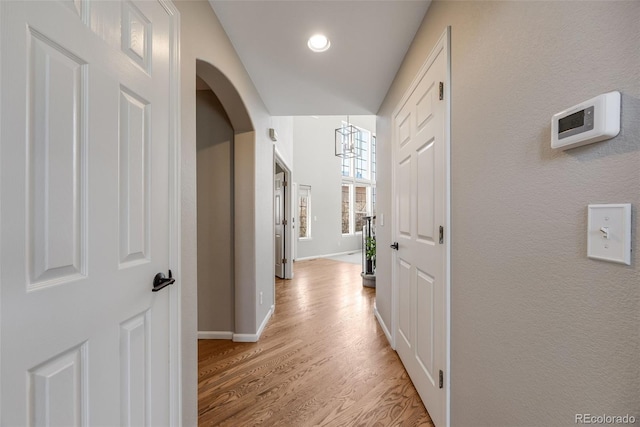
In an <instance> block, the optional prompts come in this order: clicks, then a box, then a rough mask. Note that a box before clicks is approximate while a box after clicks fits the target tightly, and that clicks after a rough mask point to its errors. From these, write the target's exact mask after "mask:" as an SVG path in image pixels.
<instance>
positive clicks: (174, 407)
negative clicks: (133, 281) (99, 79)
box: [157, 0, 183, 426]
mask: <svg viewBox="0 0 640 427" xmlns="http://www.w3.org/2000/svg"><path fill="white" fill-rule="evenodd" d="M157 1H158V3H160V5H161V6H162V7H163V8H164V9H165V11H166V12H167V14H168V15H169V17H170V19H171V35H170V41H169V74H170V75H169V81H170V88H169V165H168V166H169V230H167V232H168V234H169V266H170V269H171V271H172V273H173V275H174V277H175V278H176V282H177V283H176V284H177V286H170V287H169V418H170V422H171V425H175V426H179V425H182V369H183V368H182V326H181V319H182V311H181V308H180V306H181V304H180V301H181V299H182V296H181V286H182V280H181V278H182V275H181V272H182V271H181V254H182V237H181V232H180V229H181V218H180V212H181V209H182V196H181V193H180V185H181V183H180V174H181V159H180V151H181V130H180V114H181V104H182V102H181V93H180V81H181V77H180V12H179V11H178V9H177V8H176V6H175V5H174V4H173V2H172V1H171V0H157Z"/></svg>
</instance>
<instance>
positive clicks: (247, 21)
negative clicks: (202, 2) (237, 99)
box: [209, 0, 430, 116]
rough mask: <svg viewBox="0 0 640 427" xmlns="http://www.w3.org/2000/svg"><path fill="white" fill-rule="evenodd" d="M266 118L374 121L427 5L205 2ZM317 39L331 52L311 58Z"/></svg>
mask: <svg viewBox="0 0 640 427" xmlns="http://www.w3.org/2000/svg"><path fill="white" fill-rule="evenodd" d="M209 1H210V3H211V6H212V7H213V9H214V11H215V13H216V15H217V16H218V18H219V19H220V21H221V23H222V25H223V27H224V29H225V31H226V32H227V34H228V35H229V38H230V39H231V42H232V43H233V46H234V47H235V49H236V51H237V52H238V55H239V56H240V59H241V60H242V62H243V63H244V66H245V67H246V69H247V71H248V72H249V75H250V76H251V79H252V80H253V82H254V84H255V85H256V87H257V89H258V92H259V93H260V95H261V97H262V99H263V100H264V102H265V104H266V106H267V108H268V109H269V112H270V113H271V114H272V115H275V116H293V115H343V114H353V115H356V114H375V113H377V111H378V108H379V107H380V104H381V103H382V101H383V99H384V96H385V95H386V93H387V90H388V89H389V86H390V85H391V82H392V81H393V78H394V77H395V74H396V72H397V71H398V68H399V67H400V63H401V62H402V59H403V58H404V55H405V53H406V51H407V49H408V48H409V45H410V44H411V41H412V40H413V37H414V35H415V33H416V31H417V30H418V27H419V26H420V23H421V22H422V19H423V17H424V15H425V13H426V11H427V8H428V7H429V3H430V0H373V1H369V0H347V1H337V0H297V1H296V0H284V1H282V0H258V1H256V0H222V1H220V0H209ZM315 33H323V34H325V35H326V36H327V37H329V39H330V40H331V48H330V49H329V50H328V51H326V52H323V53H314V52H311V50H309V48H308V47H307V40H308V38H309V37H310V36H311V35H313V34H315Z"/></svg>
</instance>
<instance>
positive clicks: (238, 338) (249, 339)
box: [233, 305, 275, 342]
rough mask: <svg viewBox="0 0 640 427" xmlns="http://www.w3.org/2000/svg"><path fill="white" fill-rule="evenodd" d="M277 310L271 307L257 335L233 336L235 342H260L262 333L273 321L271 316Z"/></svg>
mask: <svg viewBox="0 0 640 427" xmlns="http://www.w3.org/2000/svg"><path fill="white" fill-rule="evenodd" d="M274 310H275V306H273V305H272V306H271V308H270V309H269V312H268V313H267V315H266V316H265V318H264V320H263V321H262V324H261V325H260V327H259V328H258V332H257V333H255V334H233V341H235V342H258V340H259V339H260V335H262V332H263V331H264V328H266V326H267V323H269V319H271V316H272V315H273V311H274Z"/></svg>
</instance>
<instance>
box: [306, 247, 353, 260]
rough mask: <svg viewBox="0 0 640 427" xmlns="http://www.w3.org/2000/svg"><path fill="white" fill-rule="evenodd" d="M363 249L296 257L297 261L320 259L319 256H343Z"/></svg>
mask: <svg viewBox="0 0 640 427" xmlns="http://www.w3.org/2000/svg"><path fill="white" fill-rule="evenodd" d="M361 251H362V249H353V250H350V251H346V252H338V253H335V254H324V255H314V256H306V257H304V258H296V261H305V260H309V259H318V258H329V257H332V256H342V255H349V254H352V253H355V252H361Z"/></svg>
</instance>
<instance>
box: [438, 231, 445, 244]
mask: <svg viewBox="0 0 640 427" xmlns="http://www.w3.org/2000/svg"><path fill="white" fill-rule="evenodd" d="M439 243H440V244H441V245H442V244H443V243H444V227H443V226H440V242H439Z"/></svg>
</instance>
